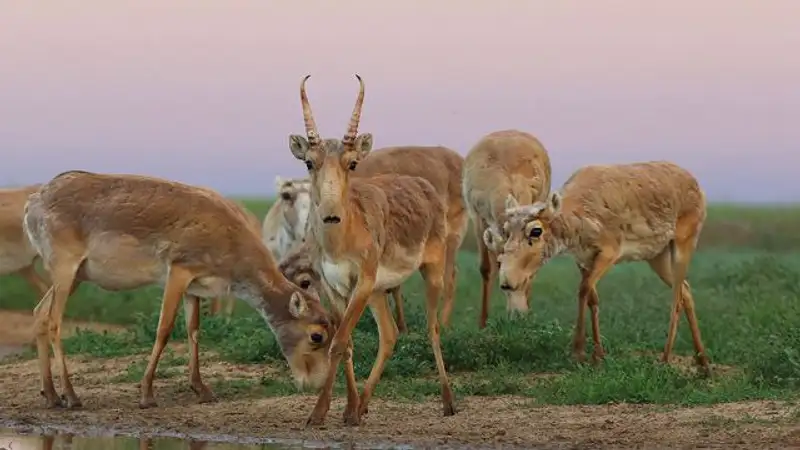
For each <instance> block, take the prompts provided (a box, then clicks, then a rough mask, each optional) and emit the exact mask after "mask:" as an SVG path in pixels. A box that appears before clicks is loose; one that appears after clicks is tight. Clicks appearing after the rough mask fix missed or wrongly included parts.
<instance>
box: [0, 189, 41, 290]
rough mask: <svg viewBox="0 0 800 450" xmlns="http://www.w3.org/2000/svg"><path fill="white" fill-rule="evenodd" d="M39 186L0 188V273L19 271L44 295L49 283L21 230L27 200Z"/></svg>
mask: <svg viewBox="0 0 800 450" xmlns="http://www.w3.org/2000/svg"><path fill="white" fill-rule="evenodd" d="M39 186H40V185H38V184H36V185H32V186H25V187H19V188H8V189H0V275H10V274H19V275H20V276H22V277H23V278H25V280H26V281H27V282H28V283H29V284H30V285H31V286H32V287H33V288H34V290H36V292H37V293H38V294H39V297H40V298H41V296H43V295H44V293H45V292H47V288H48V287H50V282H49V281H48V280H47V279H46V278H45V277H44V276H42V275H41V274H39V272H37V271H36V267H35V266H36V261H38V260H39V259H40V258H39V254H38V253H36V249H35V248H34V247H33V246H32V245H31V243H30V241H29V240H28V236H26V235H25V232H24V231H23V230H22V216H23V211H24V210H25V202H26V201H28V196H29V195H31V194H33V193H34V192H36V191H37V190H39Z"/></svg>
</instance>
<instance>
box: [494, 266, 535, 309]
mask: <svg viewBox="0 0 800 450" xmlns="http://www.w3.org/2000/svg"><path fill="white" fill-rule="evenodd" d="M509 275H510V274H509V273H508V272H507V271H505V270H502V269H501V270H500V273H499V276H498V281H499V282H500V289H501V290H502V291H503V294H505V296H506V311H509V312H520V313H522V312H527V311H528V310H529V309H530V307H529V304H528V297H529V295H528V294H529V293H530V283H531V279H530V278H525V277H512V276H509Z"/></svg>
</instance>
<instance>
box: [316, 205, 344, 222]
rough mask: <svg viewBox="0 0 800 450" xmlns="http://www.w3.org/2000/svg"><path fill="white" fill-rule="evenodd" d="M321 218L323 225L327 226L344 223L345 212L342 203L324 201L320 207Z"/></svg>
mask: <svg viewBox="0 0 800 450" xmlns="http://www.w3.org/2000/svg"><path fill="white" fill-rule="evenodd" d="M318 210H319V216H320V217H322V223H324V224H326V225H336V224H339V223H342V216H343V215H344V211H342V207H341V202H339V201H336V200H328V199H326V200H323V201H322V202H321V203H320V205H319V207H318Z"/></svg>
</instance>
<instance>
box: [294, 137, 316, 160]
mask: <svg viewBox="0 0 800 450" xmlns="http://www.w3.org/2000/svg"><path fill="white" fill-rule="evenodd" d="M309 148H311V145H310V144H309V143H308V140H307V139H306V138H305V136H301V135H299V134H290V135H289V150H291V151H292V155H294V157H295V158H297V159H299V160H300V161H305V160H306V159H307V156H308V149H309Z"/></svg>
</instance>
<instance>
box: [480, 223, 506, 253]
mask: <svg viewBox="0 0 800 450" xmlns="http://www.w3.org/2000/svg"><path fill="white" fill-rule="evenodd" d="M483 242H484V243H485V244H486V246H487V247H488V248H489V249H491V250H492V251H493V252H497V251H498V248H499V247H502V246H503V244H504V239H503V236H500V234H499V233H497V232H496V231H495V230H494V229H493V228H492V227H489V228H487V229H486V230H484V232H483Z"/></svg>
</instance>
